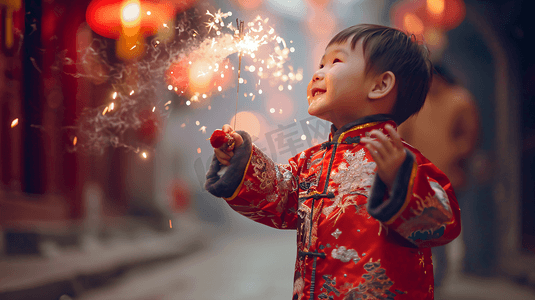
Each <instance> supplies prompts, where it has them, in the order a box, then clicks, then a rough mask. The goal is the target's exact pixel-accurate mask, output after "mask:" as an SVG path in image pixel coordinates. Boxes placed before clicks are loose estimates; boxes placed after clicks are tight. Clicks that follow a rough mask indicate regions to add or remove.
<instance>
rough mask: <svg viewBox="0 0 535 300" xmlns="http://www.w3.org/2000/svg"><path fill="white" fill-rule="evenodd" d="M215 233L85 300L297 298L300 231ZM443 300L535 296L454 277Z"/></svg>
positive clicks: (241, 223)
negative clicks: (203, 242)
mask: <svg viewBox="0 0 535 300" xmlns="http://www.w3.org/2000/svg"><path fill="white" fill-rule="evenodd" d="M227 228H231V229H229V230H226V232H225V230H223V231H221V230H216V229H214V228H213V227H207V228H206V230H207V231H208V232H211V233H210V234H209V236H211V237H212V240H211V241H210V243H209V244H208V245H207V246H206V247H205V248H204V249H202V250H200V251H198V252H197V253H194V254H191V255H189V256H187V257H184V258H182V259H179V260H175V261H171V262H167V263H162V264H159V265H152V266H148V267H145V268H144V269H136V270H135V271H131V272H129V273H127V274H125V275H124V276H122V277H120V278H119V279H118V280H117V281H116V282H114V283H112V284H110V285H108V286H105V287H102V288H100V289H97V290H92V291H89V292H87V293H86V294H84V295H82V297H79V298H77V300H78V299H80V300H108V299H109V300H122V299H124V300H127V299H128V300H189V299H195V300H215V299H222V300H223V299H224V300H227V299H233V300H245V299H248V300H249V299H257V300H273V299H291V294H292V281H293V268H294V260H295V232H294V231H282V230H274V229H271V228H268V227H266V226H260V225H258V224H256V223H254V222H250V221H249V220H245V219H243V218H241V217H240V218H236V219H234V218H233V220H232V223H231V225H229V226H228V227H227ZM436 299H437V300H453V299H455V300H465V299H466V300H468V299H475V300H493V299H496V300H498V299H515V300H529V299H535V293H533V291H532V290H530V289H528V288H527V287H524V286H518V285H515V284H514V283H511V282H509V281H507V280H503V279H486V280H483V279H478V278H467V277H459V276H451V275H450V276H449V277H448V278H447V279H446V281H445V286H444V289H443V293H437V295H436Z"/></svg>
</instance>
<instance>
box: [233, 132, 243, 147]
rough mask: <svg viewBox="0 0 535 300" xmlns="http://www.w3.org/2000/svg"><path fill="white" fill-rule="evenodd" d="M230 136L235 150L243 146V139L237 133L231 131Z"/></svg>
mask: <svg viewBox="0 0 535 300" xmlns="http://www.w3.org/2000/svg"><path fill="white" fill-rule="evenodd" d="M230 135H231V136H232V137H233V138H234V141H235V143H236V144H235V145H234V148H237V147H239V146H241V144H243V138H242V136H241V135H240V134H239V133H237V132H236V131H233V132H232V133H231V134H230Z"/></svg>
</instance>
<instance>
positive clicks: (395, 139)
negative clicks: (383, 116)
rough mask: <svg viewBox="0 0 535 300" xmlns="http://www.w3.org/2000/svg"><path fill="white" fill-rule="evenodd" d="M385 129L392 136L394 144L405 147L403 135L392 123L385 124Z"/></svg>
mask: <svg viewBox="0 0 535 300" xmlns="http://www.w3.org/2000/svg"><path fill="white" fill-rule="evenodd" d="M385 129H386V130H387V131H388V134H389V135H390V138H391V139H392V144H393V145H394V147H396V148H398V149H403V148H404V146H403V142H402V141H401V136H400V135H399V133H398V132H397V131H396V130H395V129H394V127H392V126H391V125H390V124H387V125H386V126H385Z"/></svg>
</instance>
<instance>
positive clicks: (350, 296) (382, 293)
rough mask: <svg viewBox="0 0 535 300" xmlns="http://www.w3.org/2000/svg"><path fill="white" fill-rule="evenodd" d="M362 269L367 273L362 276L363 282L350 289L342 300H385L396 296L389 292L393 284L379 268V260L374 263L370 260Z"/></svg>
mask: <svg viewBox="0 0 535 300" xmlns="http://www.w3.org/2000/svg"><path fill="white" fill-rule="evenodd" d="M363 267H364V270H366V272H367V273H365V274H363V275H362V278H364V281H363V282H361V283H359V285H358V286H357V287H352V288H350V289H349V291H348V292H346V293H345V297H344V300H364V299H366V300H386V299H394V297H396V296H397V294H396V293H394V292H392V291H390V287H391V286H392V285H394V282H393V281H392V280H390V278H389V277H388V276H387V275H386V270H385V269H384V268H381V260H378V261H376V262H372V261H371V260H370V262H367V263H366V264H364V266H363ZM400 292H401V291H400ZM401 293H403V292H401Z"/></svg>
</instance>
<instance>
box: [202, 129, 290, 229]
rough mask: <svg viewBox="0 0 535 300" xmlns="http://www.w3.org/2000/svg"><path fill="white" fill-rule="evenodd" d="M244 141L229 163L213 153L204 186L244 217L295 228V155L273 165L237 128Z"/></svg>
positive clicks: (273, 225)
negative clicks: (220, 160) (287, 160)
mask: <svg viewBox="0 0 535 300" xmlns="http://www.w3.org/2000/svg"><path fill="white" fill-rule="evenodd" d="M238 133H239V134H240V135H241V136H242V137H243V140H244V143H243V144H242V145H241V146H240V147H238V148H236V150H235V151H234V156H233V157H232V158H231V159H230V161H229V162H230V165H229V166H221V165H220V164H219V161H218V160H217V158H216V157H215V156H214V158H213V160H212V164H211V165H210V169H209V170H208V173H207V174H206V183H205V189H206V190H207V191H209V192H210V193H211V194H212V195H214V196H216V197H222V198H224V199H225V200H226V201H227V203H228V204H229V205H230V207H231V208H232V209H234V210H235V211H237V212H238V213H240V214H242V215H244V216H245V217H247V218H249V219H251V220H253V221H256V222H259V223H262V224H265V225H268V226H271V227H275V228H280V229H295V228H296V221H297V214H296V210H297V199H298V194H297V192H298V181H299V180H298V177H297V175H296V174H297V162H298V159H297V157H294V158H292V159H290V160H289V164H276V163H274V162H273V160H272V159H271V158H269V157H268V156H267V155H265V154H264V153H263V152H262V151H261V150H260V149H258V148H257V147H256V146H255V145H254V144H252V142H251V138H250V136H249V134H247V133H246V132H244V131H238Z"/></svg>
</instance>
